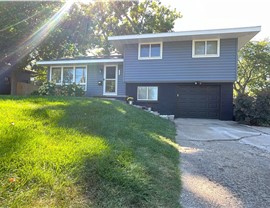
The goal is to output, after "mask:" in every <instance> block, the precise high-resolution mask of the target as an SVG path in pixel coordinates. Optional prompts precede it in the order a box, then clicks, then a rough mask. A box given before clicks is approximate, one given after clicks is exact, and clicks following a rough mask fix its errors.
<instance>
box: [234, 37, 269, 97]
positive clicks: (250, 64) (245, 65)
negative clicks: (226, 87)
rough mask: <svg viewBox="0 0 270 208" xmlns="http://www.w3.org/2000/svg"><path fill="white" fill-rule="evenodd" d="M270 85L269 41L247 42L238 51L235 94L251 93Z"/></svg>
mask: <svg viewBox="0 0 270 208" xmlns="http://www.w3.org/2000/svg"><path fill="white" fill-rule="evenodd" d="M269 87H270V43H269V42H268V41H260V42H249V43H247V44H246V45H245V46H244V47H243V48H242V49H241V50H240V52H239V60H238V79H237V81H236V83H235V84H234V89H235V91H236V92H237V94H238V95H239V94H245V93H251V94H256V93H257V92H258V91H261V90H263V89H266V88H269Z"/></svg>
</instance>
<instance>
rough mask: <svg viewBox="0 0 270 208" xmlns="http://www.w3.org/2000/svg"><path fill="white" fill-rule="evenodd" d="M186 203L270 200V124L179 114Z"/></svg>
mask: <svg viewBox="0 0 270 208" xmlns="http://www.w3.org/2000/svg"><path fill="white" fill-rule="evenodd" d="M175 123H176V126H177V133H178V135H177V142H178V143H179V144H180V146H181V148H180V152H181V170H182V182H183V191H182V195H181V204H182V205H183V207H194V208H196V207H200V208H201V207H230V208H231V207H232V208H233V207H237V208H238V207H240V208H241V207H245V208H246V207H247V208H249V207H250V208H251V207H252V208H253V207H256V208H260V207H269V205H270V194H269V193H270V186H269V184H270V134H269V133H270V129H269V128H261V127H249V126H245V125H239V124H237V123H236V122H232V121H226V122H225V121H219V120H202V119H176V120H175Z"/></svg>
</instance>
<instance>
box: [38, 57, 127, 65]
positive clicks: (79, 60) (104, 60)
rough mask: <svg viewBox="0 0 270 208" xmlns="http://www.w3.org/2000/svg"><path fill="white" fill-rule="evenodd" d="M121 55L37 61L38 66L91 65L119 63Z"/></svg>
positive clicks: (121, 58) (121, 60)
mask: <svg viewBox="0 0 270 208" xmlns="http://www.w3.org/2000/svg"><path fill="white" fill-rule="evenodd" d="M123 61H124V59H123V56H122V55H114V56H78V57H74V58H61V59H55V60H48V61H46V60H44V61H37V64H38V65H60V64H63V65H65V64H91V63H121V62H123Z"/></svg>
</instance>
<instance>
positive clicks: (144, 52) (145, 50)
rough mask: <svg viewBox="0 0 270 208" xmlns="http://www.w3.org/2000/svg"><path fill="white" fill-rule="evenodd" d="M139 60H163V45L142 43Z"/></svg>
mask: <svg viewBox="0 0 270 208" xmlns="http://www.w3.org/2000/svg"><path fill="white" fill-rule="evenodd" d="M138 59H139V60H143V59H162V43H146V44H145V43H140V44H139V52H138Z"/></svg>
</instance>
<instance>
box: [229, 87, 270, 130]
mask: <svg viewBox="0 0 270 208" xmlns="http://www.w3.org/2000/svg"><path fill="white" fill-rule="evenodd" d="M234 110H235V119H236V121H239V122H241V123H245V124H249V125H262V126H265V125H266V126H269V125H270V90H269V89H268V90H263V91H260V92H258V93H257V94H256V95H255V96H249V95H239V96H238V97H237V98H236V99H235V109H234Z"/></svg>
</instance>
